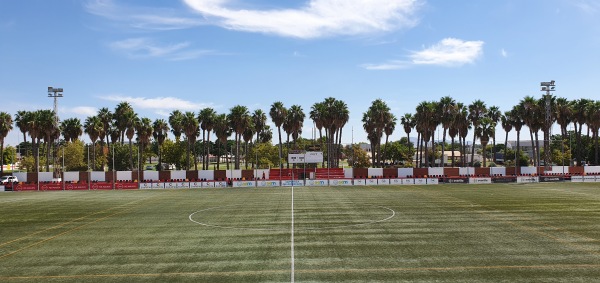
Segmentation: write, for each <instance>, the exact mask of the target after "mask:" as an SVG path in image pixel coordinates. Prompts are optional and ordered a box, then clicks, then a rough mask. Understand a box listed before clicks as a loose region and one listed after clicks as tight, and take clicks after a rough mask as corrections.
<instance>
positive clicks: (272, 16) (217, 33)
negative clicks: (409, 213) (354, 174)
mask: <svg viewBox="0 0 600 283" xmlns="http://www.w3.org/2000/svg"><path fill="white" fill-rule="evenodd" d="M0 15H1V17H0V38H1V40H0V84H1V85H2V87H1V88H0V98H1V101H2V102H1V105H2V106H1V109H0V111H5V112H8V113H11V114H14V113H16V111H17V110H36V109H49V108H51V107H52V99H50V98H48V97H47V93H46V90H47V87H48V86H53V87H62V88H64V97H63V98H61V99H59V115H60V117H61V119H64V118H68V117H78V118H80V119H82V120H84V119H85V118H86V117H87V116H89V115H93V114H94V113H95V112H96V111H97V109H99V108H101V107H109V108H110V109H114V107H115V105H116V104H118V103H119V102H121V101H128V102H130V103H131V104H132V105H133V107H134V109H135V111H136V112H138V113H139V115H140V116H141V117H148V118H151V119H153V120H154V119H156V118H166V117H167V116H168V114H169V113H170V112H171V111H172V110H174V109H180V110H182V111H194V112H196V113H197V112H198V111H199V110H200V109H201V108H204V107H213V108H214V109H215V110H216V111H217V112H219V113H226V112H228V111H229V109H230V108H231V107H233V106H234V105H237V104H241V105H245V106H247V107H248V108H249V109H250V110H251V111H253V110H254V109H258V108H260V109H263V110H264V111H266V112H268V110H269V107H270V105H271V104H272V103H273V102H275V101H278V100H280V101H283V102H284V105H285V106H287V107H289V106H291V105H293V104H299V105H301V106H302V108H303V109H304V111H305V112H306V113H308V112H309V111H310V107H311V105H313V104H314V103H315V102H320V101H322V100H323V99H324V98H326V97H329V96H332V97H335V98H337V99H341V100H343V101H345V102H346V103H347V104H348V106H349V110H350V122H349V123H348V125H347V126H346V128H345V129H344V133H345V137H344V141H343V142H345V143H349V142H350V141H351V140H352V134H351V133H352V132H354V134H353V139H354V142H358V141H366V135H365V133H364V131H363V130H362V124H361V122H360V120H361V117H362V113H363V112H365V111H366V110H367V108H368V106H369V105H370V103H371V101H373V100H375V99H377V98H381V99H383V100H385V101H386V102H387V103H388V105H389V106H390V108H391V109H392V111H393V112H394V114H395V115H396V116H398V117H399V116H401V115H403V114H404V113H407V112H410V113H413V112H414V109H415V107H416V105H417V104H418V103H419V102H421V101H424V100H439V99H440V98H441V97H442V96H446V95H449V96H452V97H453V98H455V99H456V100H457V101H459V102H463V103H465V104H469V103H471V102H472V101H473V100H475V99H482V100H483V101H485V102H486V104H487V105H488V106H491V105H496V106H498V107H500V109H501V110H502V111H506V110H509V109H510V108H511V107H512V106H513V105H515V104H516V103H518V101H519V100H520V99H522V98H523V97H524V96H526V95H533V96H535V97H540V96H541V95H542V92H541V91H539V83H540V82H542V81H549V80H556V84H557V91H556V93H555V95H557V96H561V97H566V98H568V99H578V98H581V97H585V98H591V99H598V97H599V95H598V94H597V92H598V90H597V86H596V84H597V82H598V79H599V78H600V70H599V69H600V67H598V66H600V54H599V53H600V51H599V50H600V1H596V0H512V1H511V0H497V1H444V0H429V1H425V0H370V1H367V0H363V1H360V0H312V1H309V0H296V1H292V0H280V1H266V0H184V1H118V0H91V1H76V0H55V1H47V0H4V1H0ZM499 128H500V127H499ZM352 129H353V131H352ZM311 131H312V122H311V121H310V120H308V119H307V120H306V121H305V128H304V134H303V136H304V137H310V136H311ZM555 132H556V131H555ZM18 133H19V132H18V130H17V129H15V130H14V131H13V132H12V133H11V134H9V136H8V138H7V139H6V142H7V143H8V144H16V143H17V142H18V141H19V139H22V136H20V135H19V134H18ZM413 135H414V134H413ZM403 136H405V133H404V131H403V130H402V128H401V126H398V127H397V129H396V132H395V133H394V134H393V136H392V140H396V139H399V138H400V137H403ZM511 136H513V135H511ZM497 138H498V139H499V140H500V139H503V138H504V132H503V131H502V130H501V129H498V137H497Z"/></svg>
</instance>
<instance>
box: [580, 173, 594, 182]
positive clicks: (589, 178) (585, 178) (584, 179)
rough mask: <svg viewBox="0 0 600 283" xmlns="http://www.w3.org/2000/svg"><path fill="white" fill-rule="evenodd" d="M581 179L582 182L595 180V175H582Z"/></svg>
mask: <svg viewBox="0 0 600 283" xmlns="http://www.w3.org/2000/svg"><path fill="white" fill-rule="evenodd" d="M583 181H584V182H596V176H589V175H586V176H583Z"/></svg>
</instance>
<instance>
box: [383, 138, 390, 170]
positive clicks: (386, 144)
mask: <svg viewBox="0 0 600 283" xmlns="http://www.w3.org/2000/svg"><path fill="white" fill-rule="evenodd" d="M389 138H390V136H389V135H385V147H384V148H383V163H384V164H382V166H385V161H386V160H387V148H388V141H389Z"/></svg>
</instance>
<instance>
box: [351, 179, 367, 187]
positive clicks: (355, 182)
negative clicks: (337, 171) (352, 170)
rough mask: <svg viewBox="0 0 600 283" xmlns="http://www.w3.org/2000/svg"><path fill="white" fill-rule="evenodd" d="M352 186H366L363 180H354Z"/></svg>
mask: <svg viewBox="0 0 600 283" xmlns="http://www.w3.org/2000/svg"><path fill="white" fill-rule="evenodd" d="M354 185H355V186H365V185H367V183H366V182H365V179H354Z"/></svg>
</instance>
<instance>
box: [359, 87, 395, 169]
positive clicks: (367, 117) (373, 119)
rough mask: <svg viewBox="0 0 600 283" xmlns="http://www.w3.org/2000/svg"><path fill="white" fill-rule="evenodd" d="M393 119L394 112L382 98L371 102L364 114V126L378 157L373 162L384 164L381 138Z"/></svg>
mask: <svg viewBox="0 0 600 283" xmlns="http://www.w3.org/2000/svg"><path fill="white" fill-rule="evenodd" d="M394 119H395V117H394ZM391 120H392V113H391V112H390V108H389V107H388V106H387V104H386V103H385V102H384V101H383V100H381V99H376V100H374V101H373V102H372V103H371V106H370V107H369V109H368V110H367V112H365V113H364V114H363V128H364V129H365V131H367V135H370V137H371V138H370V139H369V140H370V141H371V143H372V145H371V148H372V154H373V156H376V158H375V159H373V161H376V163H373V164H380V165H382V164H383V162H382V160H381V159H382V155H381V138H382V137H383V134H384V132H385V127H386V124H387V123H390V122H391ZM394 127H395V121H394ZM373 142H374V144H373ZM383 161H385V160H383ZM375 166H377V165H375Z"/></svg>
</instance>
